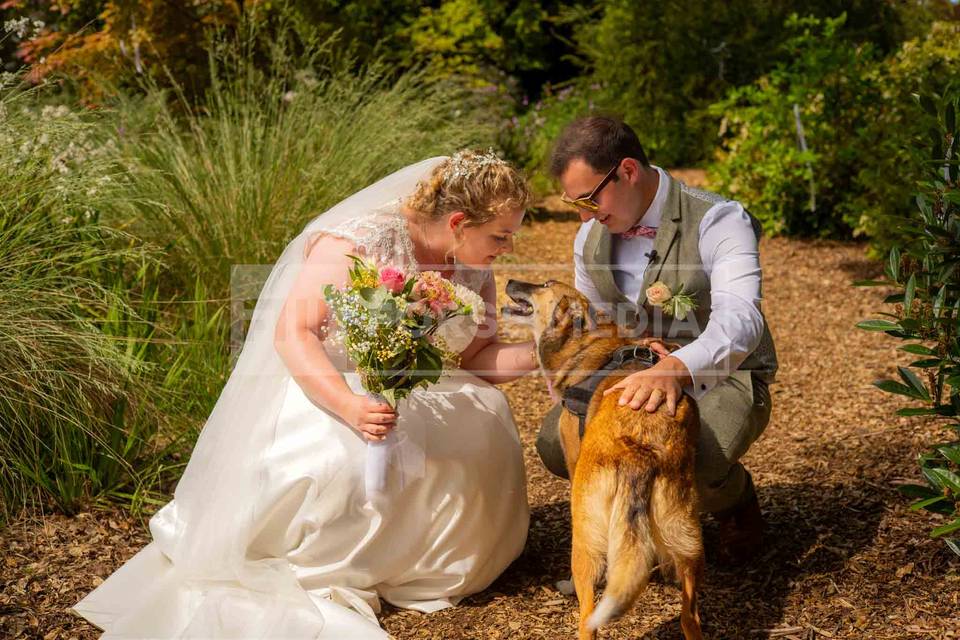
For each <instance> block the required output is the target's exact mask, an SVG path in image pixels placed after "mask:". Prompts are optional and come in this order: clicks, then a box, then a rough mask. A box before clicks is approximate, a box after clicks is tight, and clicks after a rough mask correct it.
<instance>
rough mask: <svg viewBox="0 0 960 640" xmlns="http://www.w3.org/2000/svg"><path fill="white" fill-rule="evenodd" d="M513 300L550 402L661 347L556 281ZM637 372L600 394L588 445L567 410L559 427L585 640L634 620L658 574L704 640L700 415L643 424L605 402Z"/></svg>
mask: <svg viewBox="0 0 960 640" xmlns="http://www.w3.org/2000/svg"><path fill="white" fill-rule="evenodd" d="M507 295H508V296H510V298H511V299H512V300H513V301H514V302H515V303H517V304H516V305H515V306H513V305H512V306H509V307H506V308H505V309H504V313H505V314H507V315H510V316H528V317H531V319H532V324H533V334H534V339H535V341H536V345H537V356H538V358H539V362H540V366H541V367H542V369H543V372H544V375H545V376H546V377H547V380H548V385H551V386H552V389H551V393H552V394H553V395H554V397H555V398H556V397H557V394H561V395H562V394H563V391H564V390H565V389H567V388H568V387H570V386H571V385H574V384H577V383H578V382H581V381H582V380H584V379H586V378H587V377H589V376H590V375H591V374H592V373H594V372H595V371H596V370H598V369H600V368H602V367H603V366H604V364H606V363H607V362H608V361H609V360H610V357H611V355H612V354H613V352H614V351H616V350H617V349H618V348H620V347H622V346H625V345H631V344H641V345H645V346H646V345H649V344H651V343H652V342H654V341H653V340H651V339H649V338H647V339H643V338H639V339H638V338H626V337H621V336H620V335H619V332H618V328H617V326H616V325H615V324H614V323H612V322H610V321H609V320H607V319H605V317H604V316H599V317H596V316H595V314H593V313H592V310H591V309H590V305H589V302H588V301H587V299H586V298H585V297H584V296H583V295H581V294H580V293H579V292H578V291H577V290H576V289H574V288H573V287H570V286H568V285H565V284H562V283H559V282H555V281H549V282H547V283H545V284H542V285H537V284H529V283H525V282H518V281H515V280H511V281H509V282H508V283H507ZM668 348H669V347H668ZM673 348H676V346H675V345H674V346H673ZM637 368H638V367H637V366H634V367H633V370H636V369H637ZM630 372H631V370H630V368H629V365H627V367H626V368H623V369H619V370H617V371H615V372H613V373H612V374H611V375H610V376H608V377H607V378H606V379H605V380H604V381H603V382H601V383H600V386H598V387H597V389H596V392H595V393H594V394H593V397H592V399H591V401H590V405H589V409H588V411H587V420H586V429H585V432H584V435H583V439H582V441H581V439H580V437H579V420H578V418H577V417H576V416H574V415H573V414H572V413H570V412H569V411H564V412H563V414H562V415H561V418H560V433H561V442H562V446H563V452H564V457H565V459H566V463H567V469H568V471H569V473H570V478H571V490H570V496H571V497H570V510H571V512H572V516H573V552H572V558H571V567H572V570H573V582H574V586H575V587H576V592H577V597H578V598H579V600H580V626H579V638H580V639H581V640H588V639H589V640H593V639H594V638H596V629H597V628H598V627H600V625H603V624H605V623H607V622H609V621H610V620H613V619H615V618H617V617H619V616H620V615H622V614H623V613H625V612H626V611H628V610H629V609H630V607H631V606H633V604H634V602H636V600H637V598H638V597H639V595H640V593H641V592H642V591H643V590H644V588H645V587H646V586H647V582H648V580H649V578H650V574H651V572H652V571H653V569H654V568H656V566H657V565H659V567H660V570H661V572H663V573H664V574H665V575H668V576H669V575H671V574H673V576H674V577H675V578H676V579H677V580H678V581H679V582H680V585H681V590H682V608H681V612H680V626H681V629H682V630H683V635H684V637H685V638H686V639H687V640H695V639H700V638H702V637H703V634H702V631H701V629H700V616H699V613H698V611H697V585H698V582H699V581H700V579H701V576H702V574H703V540H702V534H701V529H700V519H699V508H698V504H697V495H696V489H695V485H694V453H695V450H696V442H697V433H698V431H699V428H700V419H699V416H698V414H697V406H696V403H695V402H694V401H693V400H692V399H691V398H689V397H687V396H686V395H683V397H682V398H681V399H680V401H679V402H678V404H677V410H676V415H675V416H672V417H671V416H670V415H669V414H668V413H667V410H666V408H665V406H663V405H661V407H660V408H659V409H658V410H657V411H656V412H655V413H647V411H646V410H644V409H640V410H633V409H631V408H630V407H629V406H619V404H618V399H619V397H620V394H619V393H611V394H610V395H609V396H607V397H604V396H603V391H604V390H605V389H607V388H609V387H611V386H613V385H614V384H616V382H617V381H619V380H622V379H623V378H624V377H625V376H626V375H627V374H629V373H630ZM605 564H606V567H607V575H606V580H607V584H606V588H605V589H604V591H603V597H602V598H601V600H600V602H599V603H598V604H597V605H596V608H595V607H594V593H595V589H596V587H597V584H598V582H599V579H600V577H601V575H602V572H603V569H604V565H605Z"/></svg>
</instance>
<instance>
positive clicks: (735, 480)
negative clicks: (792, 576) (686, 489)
mask: <svg viewBox="0 0 960 640" xmlns="http://www.w3.org/2000/svg"><path fill="white" fill-rule="evenodd" d="M697 405H698V408H699V410H700V439H699V442H698V443H697V462H696V478H697V489H698V491H699V493H700V509H701V510H702V511H705V512H708V513H715V512H718V511H723V510H725V509H728V508H730V507H733V506H735V505H737V504H738V502H739V501H740V499H741V497H743V496H744V493H745V492H746V491H748V489H749V488H750V486H751V480H750V474H749V473H747V470H746V469H744V467H743V465H742V464H741V463H740V457H741V456H743V454H745V453H746V452H747V449H749V448H750V445H751V444H753V442H754V441H755V440H756V439H757V438H758V437H760V434H761V433H763V430H764V429H765V428H766V426H767V423H768V422H769V421H770V408H771V403H770V391H769V389H768V388H767V384H766V383H765V382H763V381H762V380H759V379H758V378H757V377H756V376H754V375H752V374H751V373H750V372H749V371H739V370H738V371H734V372H733V374H732V375H731V376H730V377H728V378H727V379H726V380H724V381H723V382H721V383H720V384H718V385H717V386H716V387H714V388H713V389H711V390H710V391H708V392H707V393H706V394H704V396H703V397H702V398H701V399H700V400H699V401H698V402H697ZM638 410H639V411H644V410H645V409H643V408H641V409H638ZM562 411H563V407H562V406H561V405H559V404H558V405H554V407H553V408H552V409H550V411H549V412H548V413H547V415H546V416H544V418H543V423H542V426H541V427H540V434H539V436H538V437H537V453H539V454H540V459H541V460H543V464H544V465H545V466H546V467H547V469H549V470H550V472H551V473H553V474H554V475H557V476H560V477H561V478H566V477H567V467H566V462H565V460H564V457H563V448H562V446H561V444H560V428H559V422H560V414H561V412H562Z"/></svg>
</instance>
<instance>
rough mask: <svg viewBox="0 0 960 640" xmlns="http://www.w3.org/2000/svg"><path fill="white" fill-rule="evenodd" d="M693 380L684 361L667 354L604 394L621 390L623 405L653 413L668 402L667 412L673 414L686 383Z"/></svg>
mask: <svg viewBox="0 0 960 640" xmlns="http://www.w3.org/2000/svg"><path fill="white" fill-rule="evenodd" d="M691 382H692V378H691V377H690V371H688V370H687V366H686V365H685V364H683V361H681V360H680V359H679V358H675V357H673V356H667V357H666V358H663V359H662V360H660V362H658V363H657V364H655V365H654V366H652V367H650V368H649V369H644V370H643V371H637V372H636V373H631V374H630V375H629V376H627V377H626V378H624V379H623V380H621V381H620V382H618V383H617V384H615V385H613V386H612V387H610V388H609V389H607V390H606V391H604V392H603V395H604V396H606V395H608V394H611V393H616V392H618V391H619V392H620V405H621V406H624V405H629V406H630V408H631V409H634V410H637V409H639V408H640V407H641V406H643V408H644V409H646V410H647V411H648V412H649V413H653V412H654V411H656V410H657V407H659V406H660V404H661V403H663V402H666V404H667V411H668V412H669V413H670V415H671V416H672V415H675V414H676V412H677V402H679V400H680V394H681V393H683V387H684V385H687V384H690V383H691Z"/></svg>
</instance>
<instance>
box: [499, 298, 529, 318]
mask: <svg viewBox="0 0 960 640" xmlns="http://www.w3.org/2000/svg"><path fill="white" fill-rule="evenodd" d="M501 312H502V313H503V315H505V316H530V315H533V305H532V304H530V301H529V300H514V301H513V303H512V304H508V305H505V306H504V307H503V309H501Z"/></svg>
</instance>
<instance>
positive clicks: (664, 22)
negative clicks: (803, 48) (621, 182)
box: [576, 0, 919, 166]
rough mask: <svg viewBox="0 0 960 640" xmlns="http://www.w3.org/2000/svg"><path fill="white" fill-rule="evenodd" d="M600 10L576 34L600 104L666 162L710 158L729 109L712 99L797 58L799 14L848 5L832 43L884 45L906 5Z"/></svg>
mask: <svg viewBox="0 0 960 640" xmlns="http://www.w3.org/2000/svg"><path fill="white" fill-rule="evenodd" d="M598 11H601V12H602V13H600V17H599V19H596V20H585V21H583V26H582V27H581V28H580V29H579V30H578V32H577V36H576V43H577V46H578V53H579V54H580V57H581V59H582V60H583V61H584V63H585V65H586V67H587V69H588V72H589V76H590V82H594V83H599V84H600V85H602V86H603V87H604V91H603V96H601V99H599V100H598V104H600V105H601V107H602V108H604V109H605V110H611V111H615V112H617V113H620V114H622V115H623V116H624V118H625V119H626V120H627V121H628V122H630V123H632V125H633V126H634V127H635V129H636V130H637V134H638V135H639V136H640V140H641V142H642V143H643V144H644V147H645V149H646V151H647V153H648V154H649V155H650V157H651V158H652V159H653V160H654V161H656V162H657V163H658V164H661V165H663V166H677V165H682V164H691V163H698V162H700V161H702V160H704V159H707V158H709V156H710V154H711V153H712V151H713V149H714V147H715V144H716V131H717V124H718V121H719V119H720V117H721V115H722V114H721V115H717V114H716V113H712V112H709V111H707V107H708V106H709V105H710V104H712V103H714V102H716V101H717V100H719V99H721V98H722V97H723V96H724V95H725V94H726V93H727V92H728V91H730V90H731V89H733V88H735V87H741V86H748V85H751V84H753V83H754V82H755V81H756V80H757V79H758V78H760V77H762V76H763V75H765V74H767V73H769V72H771V71H772V70H774V69H776V68H778V67H781V68H782V67H783V66H784V65H788V64H789V63H790V62H791V61H792V58H793V56H794V55H795V51H794V47H791V46H787V47H784V46H782V44H783V42H784V39H785V34H784V23H785V21H787V19H788V18H789V17H790V15H791V14H794V13H800V12H802V15H810V16H813V17H815V18H817V19H819V20H823V21H825V20H826V19H827V18H831V17H834V16H837V15H840V14H841V12H843V11H846V12H847V13H846V14H845V15H846V16H847V18H848V19H847V20H846V21H844V22H839V23H838V22H836V21H834V22H832V23H831V24H832V25H833V27H832V28H833V33H831V38H832V39H833V40H834V41H835V43H831V45H832V46H834V47H836V43H843V44H844V45H845V46H849V47H856V46H858V45H859V43H870V46H872V47H876V48H879V50H880V51H881V52H886V51H889V50H892V49H894V48H895V47H896V45H897V43H898V42H899V41H900V40H901V39H902V38H903V37H904V30H903V27H902V26H901V18H900V11H901V10H900V9H895V8H894V3H890V2H887V1H886V0H864V1H862V2H856V3H851V2H846V1H844V0H815V1H812V2H811V1H805V2H800V1H797V0H779V1H778V2H768V1H766V0H729V1H727V2H676V1H667V2H655V3H648V2H635V1H633V0H607V1H606V2H603V3H601V4H600V5H599V8H598ZM918 11H919V9H915V10H913V12H918ZM787 36H789V31H788V32H787Z"/></svg>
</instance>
